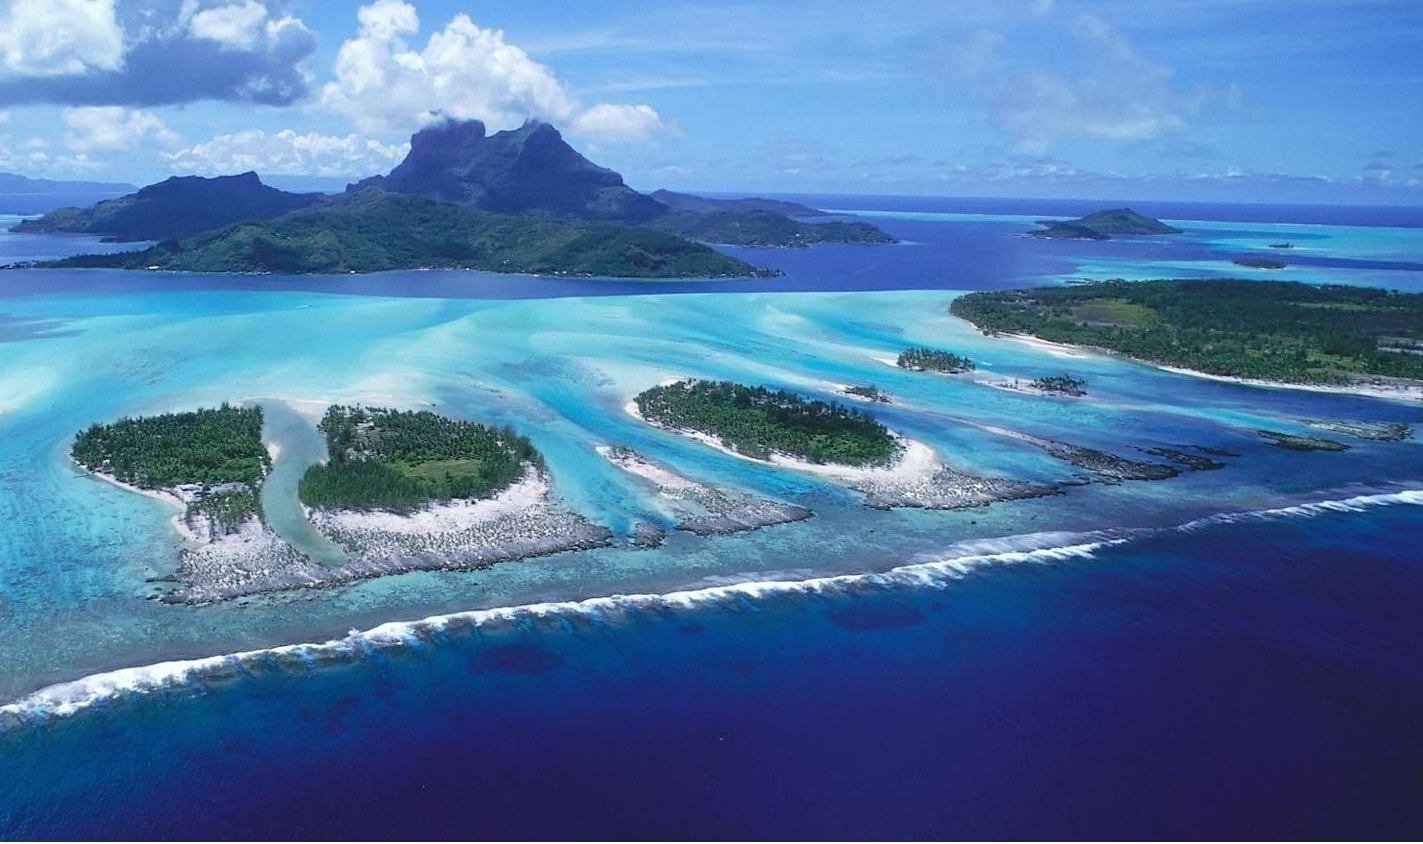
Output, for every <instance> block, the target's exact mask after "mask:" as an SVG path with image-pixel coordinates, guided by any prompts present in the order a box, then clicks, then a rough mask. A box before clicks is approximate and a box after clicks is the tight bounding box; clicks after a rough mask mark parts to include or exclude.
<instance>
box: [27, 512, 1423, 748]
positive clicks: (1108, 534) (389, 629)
mask: <svg viewBox="0 0 1423 844" xmlns="http://www.w3.org/2000/svg"><path fill="white" fill-rule="evenodd" d="M1400 504H1402V505H1413V506H1423V489H1406V490H1401V491H1398V492H1392V493H1377V494H1369V495H1359V496H1353V497H1350V498H1344V499H1335V500H1325V501H1316V502H1309V503H1305V504H1296V505H1290V506H1286V507H1276V508H1271V509H1265V510H1253V511H1239V512H1232V513H1219V514H1216V515H1213V516H1205V517H1202V518H1199V519H1194V520H1192V521H1190V522H1186V523H1184V524H1180V525H1176V526H1172V527H1165V528H1120V529H1113V530H1098V531H1090V532H1085V533H1073V532H1045V533H1033V534H1021V535H1015V536H1006V537H997V538H991V539H975V540H966V541H963V542H960V543H956V544H955V545H953V546H951V547H950V548H949V549H947V550H946V551H945V552H943V553H942V554H938V555H934V556H932V557H929V558H927V559H921V560H920V561H917V562H911V563H907V564H905V565H901V566H896V567H894V568H891V569H888V570H886V571H883V572H869V573H854V574H839V575H827V576H823V577H810V578H805V579H774V580H753V579H748V580H744V581H736V582H732V583H723V584H718V585H713V586H705V587H700V588H695V589H686V590H680V591H673V592H667V593H661V594H657V593H645V594H631V595H609V596H603V597H594V598H585V599H581V600H570V601H550V602H542V603H535V604H522V605H517V606H509V607H495V608H491V609H479V610H466V611H463V612H457V613H450V614H446V615H436V616H430V617H428V618H425V619H421V620H419V621H391V622H386V623H383V624H379V625H377V626H375V627H372V628H370V629H368V630H363V631H360V630H354V629H353V630H351V631H350V632H349V633H348V634H347V635H346V636H345V637H343V638H340V639H331V640H328V641H326V642H320V643H302V644H293V645H278V646H275V647H271V648H261V649H257V650H251V651H240V652H236V653H230V654H222V655H218V656H210V657H203V658H199V659H188V660H174V661H170V662H161V663H155V664H152V665H142V666H136V667H132V668H121V669H117V670H113V671H106V672H100V673H97V674H91V675H89V676H87V677H83V678H80V679H78V680H71V681H67V682H62V683H56V684H54V685H50V686H46V687H44V688H42V689H39V690H38V691H35V692H33V693H31V694H29V695H27V696H25V697H23V698H21V699H19V700H17V701H15V702H13V703H9V704H5V705H3V706H0V732H4V731H6V730H13V729H16V728H20V727H23V726H25V725H28V724H34V723H42V722H44V721H47V720H49V719H50V718H52V717H64V716H70V715H74V714H77V713H80V712H83V711H85V710H88V709H91V708H93V707H95V706H97V705H101V704H103V703H105V702H108V701H112V700H115V699H119V698H124V697H128V696H134V695H145V694H152V693H160V692H164V691H172V690H203V689H205V688H206V684H207V683H214V682H221V681H223V680H227V679H231V678H234V677H241V676H244V675H247V676H256V675H260V674H263V673H267V672H269V671H284V670H286V669H288V668H295V669H312V668H318V667H320V666H322V665H328V664H350V663H354V662H358V661H361V660H364V659H367V658H368V657H369V656H370V654H371V653H372V652H378V651H380V650H383V649H395V648H406V647H419V646H421V645H422V644H426V643H429V642H431V641H435V640H437V639H438V638H441V637H444V636H447V635H449V634H451V633H458V632H462V631H472V630H478V629H479V628H481V627H486V626H493V625H498V624H510V623H518V622H521V621H537V620H540V619H545V618H568V617H570V616H578V617H584V618H588V619H590V620H593V621H601V622H614V621H616V620H618V618H619V617H620V616H622V617H626V616H628V615H631V614H634V613H636V612H639V611H644V610H647V609H655V608H669V609H697V608H702V607H706V608H711V607H716V606H722V607H727V606H735V605H736V604H737V603H740V602H744V601H746V600H757V599H764V598H767V597H771V596H776V595H788V594H795V593H806V594H818V595H837V594H852V593H854V592H856V591H861V590H863V589H864V588H865V587H876V586H878V587H886V588H889V587H930V588H943V587H946V586H948V585H949V584H951V583H953V582H955V581H959V580H962V579H964V578H965V577H966V576H968V575H969V574H970V573H971V572H973V571H974V570H976V569H980V568H984V567H988V566H994V565H1011V564H1021V563H1040V564H1049V563H1056V562H1066V561H1070V560H1080V559H1092V558H1093V557H1095V554H1096V552H1097V551H1099V550H1101V549H1103V548H1108V547H1112V546H1117V545H1121V544H1124V543H1127V542H1131V541H1133V540H1136V539H1141V538H1145V537H1148V536H1155V535H1161V534H1163V533H1167V532H1194V531H1198V530H1202V529H1205V528H1208V527H1210V526H1212V525H1221V524H1233V523H1238V522H1241V521H1246V520H1251V519H1265V520H1268V519H1273V518H1311V517H1314V516H1320V515H1326V514H1330V513H1358V512H1363V511H1365V510H1368V509H1372V508H1376V507H1387V506H1392V505H1400Z"/></svg>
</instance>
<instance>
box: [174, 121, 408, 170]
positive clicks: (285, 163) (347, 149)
mask: <svg viewBox="0 0 1423 844" xmlns="http://www.w3.org/2000/svg"><path fill="white" fill-rule="evenodd" d="M409 151H410V145H409V144H382V143H379V142H377V141H373V140H366V139H362V138H358V137H357V136H355V135H347V136H345V137H338V136H334V135H323V134H321V133H319V132H307V133H305V134H298V133H296V132H294V131H292V130H291V129H283V130H282V131H280V132H276V133H274V134H271V135H269V134H267V133H266V132H263V131H261V130H257V129H251V130H247V131H243V132H237V133H235V134H231V135H218V136H217V137H215V138H213V139H212V140H210V141H207V142H204V143H200V144H196V145H194V146H191V147H188V148H185V149H181V150H178V151H177V152H174V153H171V154H169V155H168V156H167V158H168V161H169V164H170V165H171V166H172V168H173V169H174V170H175V171H177V172H182V173H198V174H201V175H223V174H230V173H244V172H246V171H248V170H256V171H257V172H259V173H263V174H271V175H283V176H338V177H342V178H349V177H352V176H366V175H370V174H372V173H383V172H385V171H387V170H389V169H391V168H392V167H394V166H395V165H396V164H399V163H400V161H401V159H403V158H404V157H405V154H406V153H407V152H409Z"/></svg>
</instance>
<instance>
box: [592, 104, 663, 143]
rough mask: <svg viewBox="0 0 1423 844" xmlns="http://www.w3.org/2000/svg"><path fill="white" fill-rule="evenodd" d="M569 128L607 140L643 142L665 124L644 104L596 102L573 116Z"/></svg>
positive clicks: (660, 129)
mask: <svg viewBox="0 0 1423 844" xmlns="http://www.w3.org/2000/svg"><path fill="white" fill-rule="evenodd" d="M569 129H570V130H571V131H572V132H573V133H574V134H575V135H584V136H587V137H591V138H597V139H599V140H603V141H608V142H624V143H633V142H640V141H645V140H647V139H648V138H651V137H652V136H653V135H655V134H657V133H658V132H662V131H664V130H666V129H667V124H665V123H663V122H662V118H661V117H659V116H658V114H657V112H656V111H653V109H652V106H647V105H613V104H611V103H599V104H597V105H595V106H593V107H591V108H588V109H585V110H584V111H583V112H581V113H579V114H578V115H576V116H575V117H574V118H573V122H572V123H571V124H569Z"/></svg>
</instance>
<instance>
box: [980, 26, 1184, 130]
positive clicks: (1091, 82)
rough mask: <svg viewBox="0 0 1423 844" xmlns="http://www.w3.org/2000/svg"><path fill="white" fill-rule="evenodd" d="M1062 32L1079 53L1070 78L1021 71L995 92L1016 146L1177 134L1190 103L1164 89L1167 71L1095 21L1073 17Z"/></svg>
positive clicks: (1001, 119) (1168, 76)
mask: <svg viewBox="0 0 1423 844" xmlns="http://www.w3.org/2000/svg"><path fill="white" fill-rule="evenodd" d="M1068 31H1069V34H1070V35H1071V36H1072V39H1073V41H1075V42H1076V45H1077V47H1078V49H1079V51H1080V52H1081V54H1082V56H1083V58H1084V64H1085V70H1084V72H1081V73H1079V74H1076V75H1069V74H1064V73H1054V72H1050V71H1047V70H1043V69H1041V68H1033V69H1030V70H1026V71H1023V72H1020V73H1018V74H1016V75H1014V76H1012V77H1011V78H1009V79H1007V80H1006V81H1004V82H1003V83H1002V84H1001V85H1000V86H999V87H998V89H997V91H996V92H995V93H994V95H993V97H992V100H993V111H994V115H995V117H996V118H997V119H998V121H999V122H1000V124H1001V125H1002V126H1003V127H1004V128H1006V129H1008V130H1009V131H1011V132H1013V133H1014V134H1015V135H1017V136H1018V138H1019V139H1020V143H1021V148H1022V149H1024V150H1027V151H1041V150H1044V149H1046V148H1047V147H1048V146H1049V145H1050V144H1051V143H1052V142H1054V141H1057V140H1060V139H1063V138H1071V137H1087V138H1101V139H1113V140H1149V139H1152V138H1159V137H1162V136H1165V135H1169V134H1172V133H1175V132H1179V131H1180V130H1182V129H1184V128H1185V126H1186V123H1185V120H1184V119H1183V118H1182V116H1181V112H1182V111H1183V110H1188V109H1189V108H1190V107H1189V106H1187V105H1186V104H1185V103H1183V102H1182V101H1181V100H1180V98H1179V97H1177V96H1176V95H1175V93H1174V92H1173V91H1172V89H1171V86H1170V80H1171V75H1172V74H1171V70H1170V69H1169V68H1167V67H1165V66H1163V65H1160V64H1157V63H1155V62H1152V61H1150V60H1148V59H1146V58H1144V57H1142V56H1141V55H1140V54H1139V53H1138V52H1137V51H1136V49H1135V48H1134V47H1133V46H1132V45H1131V44H1130V43H1129V42H1128V41H1127V40H1126V39H1125V38H1124V37H1122V36H1121V35H1120V34H1119V33H1117V32H1116V31H1115V30H1114V29H1113V28H1112V27H1111V26H1110V25H1108V24H1107V23H1106V22H1105V21H1103V20H1102V19H1100V18H1098V17H1095V16H1093V15H1089V14H1083V15H1079V16H1078V17H1077V18H1076V19H1075V20H1074V21H1073V22H1072V24H1071V26H1070V27H1069V30H1068Z"/></svg>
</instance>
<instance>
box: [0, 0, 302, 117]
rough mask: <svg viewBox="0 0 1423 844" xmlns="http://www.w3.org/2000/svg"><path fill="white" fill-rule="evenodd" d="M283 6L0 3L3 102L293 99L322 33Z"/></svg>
mask: <svg viewBox="0 0 1423 844" xmlns="http://www.w3.org/2000/svg"><path fill="white" fill-rule="evenodd" d="M276 2H277V0H265V2H259V0H239V2H232V0H221V1H220V2H213V0H184V2H182V3H181V4H180V5H176V7H175V4H174V3H173V2H172V0H166V1H165V0H129V2H123V3H120V4H119V5H118V6H116V5H115V2H114V0H0V13H2V14H0V56H2V57H3V58H0V104H6V103H55V104H64V105H84V106H100V105H124V106H154V105H171V104H176V103H186V102H194V101H198V100H223V101H232V102H251V103H259V104H264V105H288V104H291V103H293V102H296V101H298V100H301V99H303V98H305V97H306V96H307V95H308V94H309V93H310V91H311V87H312V82H311V78H310V74H309V73H308V72H307V71H306V70H305V69H304V68H303V67H302V66H301V63H302V62H303V61H304V60H305V59H306V58H307V57H308V56H309V55H311V53H312V52H313V51H314V50H315V49H316V39H315V36H314V35H313V34H312V32H311V30H310V29H308V28H307V27H306V25H305V24H304V23H302V21H300V20H299V19H297V18H295V17H292V16H291V15H287V14H282V13H280V12H278V11H274V9H275V8H276Z"/></svg>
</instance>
